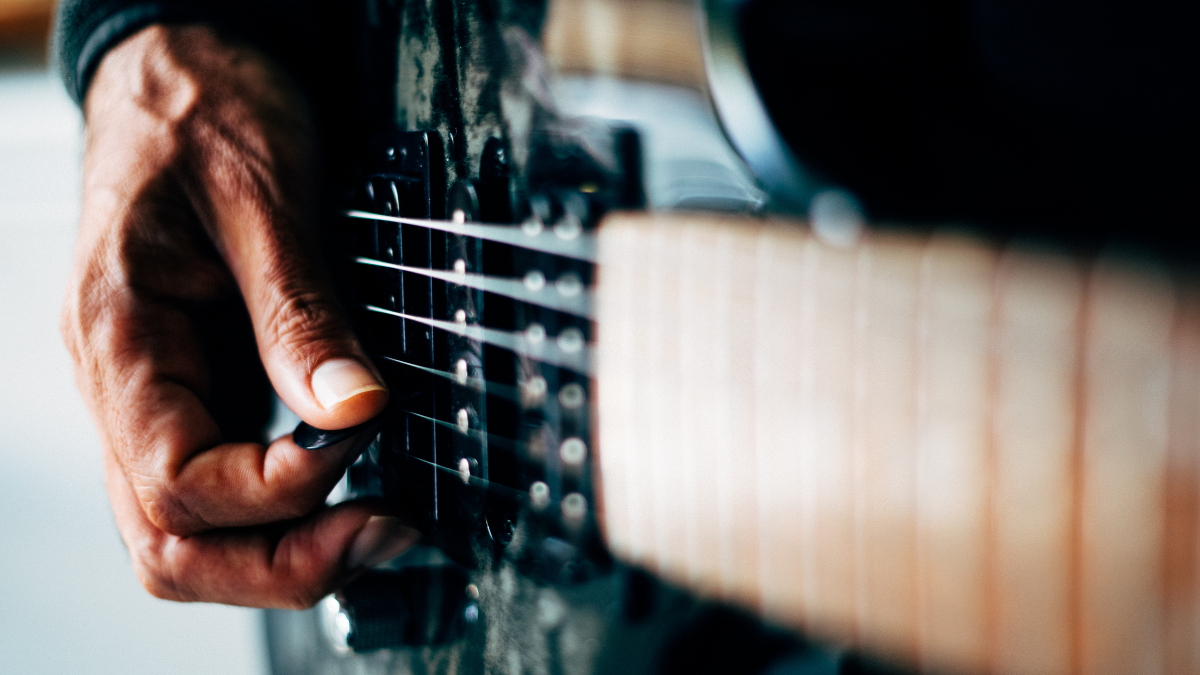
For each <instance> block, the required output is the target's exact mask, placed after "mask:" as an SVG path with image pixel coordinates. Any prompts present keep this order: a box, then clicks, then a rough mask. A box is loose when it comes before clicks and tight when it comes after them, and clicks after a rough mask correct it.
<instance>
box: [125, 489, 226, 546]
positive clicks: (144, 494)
mask: <svg viewBox="0 0 1200 675" xmlns="http://www.w3.org/2000/svg"><path fill="white" fill-rule="evenodd" d="M133 482H134V490H135V491H136V494H137V498H138V502H139V504H140V505H141V507H142V512H143V513H145V514H146V518H147V519H149V521H150V522H151V523H152V524H153V525H154V526H155V527H156V528H158V529H159V530H162V531H163V532H165V533H167V534H172V535H176V536H180V537H186V536H188V535H191V534H195V533H197V532H200V531H203V530H205V529H208V528H207V524H206V523H204V521H203V520H202V519H200V518H199V517H197V516H196V514H195V513H193V512H192V511H191V510H190V509H188V508H187V506H186V505H185V504H184V502H183V500H182V499H180V498H179V497H178V495H176V494H175V491H174V490H172V489H171V487H169V486H168V485H167V484H164V483H163V482H161V481H147V480H144V479H143V480H136V479H135V480H134V481H133Z"/></svg>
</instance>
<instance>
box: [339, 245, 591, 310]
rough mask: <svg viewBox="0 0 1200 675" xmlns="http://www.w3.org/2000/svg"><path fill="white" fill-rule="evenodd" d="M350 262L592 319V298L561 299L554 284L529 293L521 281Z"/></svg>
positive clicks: (368, 260) (580, 292)
mask: <svg viewBox="0 0 1200 675" xmlns="http://www.w3.org/2000/svg"><path fill="white" fill-rule="evenodd" d="M354 262H356V263H358V264H360V265H371V266H373V267H386V268H388V269H394V270H399V271H401V272H411V273H413V274H420V275H421V276H425V277H431V278H433V279H440V280H442V281H446V282H449V283H452V284H456V285H458V286H465V287H467V288H475V289H478V290H481V291H486V292H488V293H495V294H497V295H503V296H505V297H508V298H512V299H514V300H520V301H521V302H525V303H529V304H531V305H537V306H539V307H543V308H545V309H553V310H556V311H560V312H567V313H569V314H575V315H578V316H582V317H585V318H588V319H592V318H594V317H593V316H592V295H591V292H590V291H587V290H577V291H575V292H574V293H573V294H571V295H565V294H564V293H562V292H561V291H559V290H558V289H556V288H555V287H554V284H547V285H545V286H543V287H542V288H540V289H538V290H530V289H529V287H528V286H527V285H526V284H525V282H524V281H521V280H517V279H512V278H509V277H498V276H493V275H489V274H467V273H465V272H447V271H444V270H435V269H428V268H423V267H411V266H409V265H397V264H395V263H389V262H384V261H382V260H376V259H375V258H366V257H362V256H359V257H357V258H355V259H354Z"/></svg>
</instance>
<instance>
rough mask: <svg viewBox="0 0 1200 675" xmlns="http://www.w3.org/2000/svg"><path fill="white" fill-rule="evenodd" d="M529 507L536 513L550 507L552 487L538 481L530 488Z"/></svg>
mask: <svg viewBox="0 0 1200 675" xmlns="http://www.w3.org/2000/svg"><path fill="white" fill-rule="evenodd" d="M529 505H530V506H532V507H533V510H534V511H541V510H542V509H544V508H546V507H547V506H549V505H550V486H549V485H546V484H545V483H543V482H542V481H540V480H539V481H537V482H535V483H534V484H533V485H530V486H529Z"/></svg>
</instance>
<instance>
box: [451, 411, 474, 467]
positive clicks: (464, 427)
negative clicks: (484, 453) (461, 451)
mask: <svg viewBox="0 0 1200 675" xmlns="http://www.w3.org/2000/svg"><path fill="white" fill-rule="evenodd" d="M455 422H456V423H457V424H458V430H459V431H461V432H463V433H464V434H465V433H467V431H468V430H469V429H470V428H471V415H470V413H468V412H467V409H466V408H459V409H458V414H457V415H456V416H455ZM463 461H464V462H465V461H467V460H465V459H464V460H463Z"/></svg>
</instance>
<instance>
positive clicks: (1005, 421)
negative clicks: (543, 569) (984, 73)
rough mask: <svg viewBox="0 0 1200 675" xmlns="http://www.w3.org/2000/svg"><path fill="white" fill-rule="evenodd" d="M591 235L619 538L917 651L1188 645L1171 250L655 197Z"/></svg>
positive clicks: (1024, 660) (1191, 404)
mask: <svg viewBox="0 0 1200 675" xmlns="http://www.w3.org/2000/svg"><path fill="white" fill-rule="evenodd" d="M599 260H600V271H599V282H598V289H597V305H596V316H597V319H598V326H599V327H598V332H597V347H596V363H597V366H596V379H597V395H598V404H597V418H598V432H597V437H598V445H599V448H600V453H599V461H600V467H601V479H602V496H603V509H604V514H605V515H604V521H605V524H606V528H607V539H608V541H609V542H610V544H611V546H612V547H613V548H614V550H616V551H617V552H618V553H619V555H621V556H622V557H625V558H627V559H629V560H632V561H635V562H637V563H639V564H642V565H645V566H646V567H648V568H649V569H652V570H656V571H657V572H659V573H661V574H662V575H664V576H666V577H667V578H669V579H674V580H676V581H679V582H682V583H685V584H687V585H689V586H690V587H693V588H700V589H706V590H707V591H708V592H709V593H711V594H713V595H716V596H718V597H723V598H727V599H731V600H733V601H736V602H740V603H742V604H744V605H746V606H748V607H751V608H754V609H756V610H760V611H762V612H764V613H765V614H766V615H767V616H768V617H771V618H773V619H775V620H777V621H780V622H783V623H786V624H788V625H792V626H798V627H801V628H805V629H808V630H810V631H811V632H812V633H814V634H816V635H821V636H825V637H827V638H831V639H833V640H836V641H841V642H846V643H854V644H857V645H860V646H862V647H865V648H866V649H867V650H868V651H874V652H876V653H882V654H885V655H889V656H892V657H895V658H897V659H899V660H900V661H903V662H907V663H911V664H914V665H916V666H918V667H919V668H920V669H922V670H924V671H937V672H945V671H949V672H956V671H957V672H979V673H984V672H995V673H1114V674H1116V673H1196V672H1200V611H1197V605H1198V597H1197V585H1196V581H1197V578H1198V577H1200V575H1198V570H1197V565H1198V563H1200V556H1198V555H1197V536H1196V535H1197V524H1198V523H1200V500H1198V489H1197V486H1198V485H1200V303H1198V302H1197V295H1196V294H1195V290H1194V289H1195V286H1194V284H1192V283H1191V282H1190V281H1189V280H1188V279H1187V278H1186V277H1185V276H1184V275H1183V274H1182V273H1179V272H1177V271H1174V270H1172V269H1171V268H1169V267H1168V266H1166V265H1164V264H1161V263H1158V262H1156V261H1154V260H1146V259H1144V258H1143V259H1134V258H1129V257H1121V256H1120V255H1119V254H1115V253H1114V254H1112V255H1108V256H1101V257H1099V258H1097V259H1089V260H1083V259H1080V258H1076V257H1073V256H1071V255H1068V254H1066V253H1063V252H1061V251H1055V250H1052V249H1038V248H1035V247H1026V248H1022V247H1019V246H1010V247H1007V248H996V247H993V246H990V245H986V244H984V243H981V242H980V241H977V240H973V239H971V238H968V237H964V236H954V235H933V236H922V237H918V236H906V235H899V234H894V235H893V234H886V233H875V234H870V235H869V236H867V237H866V238H865V239H864V240H862V241H860V242H858V243H857V244H856V245H854V246H852V247H848V248H838V247H832V246H829V245H826V244H824V243H822V242H821V241H819V240H818V239H817V238H815V237H813V236H810V235H809V233H808V231H807V230H806V229H804V228H803V227H800V226H799V225H798V224H794V223H793V224H785V223H763V222H753V221H749V222H748V221H745V220H743V221H741V222H736V221H732V220H723V219H721V218H716V217H685V216H673V217H666V216H659V217H656V216H648V215H636V216H635V215H630V216H620V217H614V218H610V219H608V220H607V221H606V222H605V223H604V225H603V226H602V228H601V230H600V235H599Z"/></svg>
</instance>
